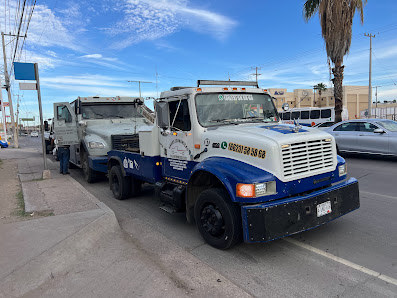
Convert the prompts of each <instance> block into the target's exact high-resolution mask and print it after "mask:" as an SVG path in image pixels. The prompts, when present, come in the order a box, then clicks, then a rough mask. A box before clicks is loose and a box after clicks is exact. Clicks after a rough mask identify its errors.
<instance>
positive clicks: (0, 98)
mask: <svg viewBox="0 0 397 298" xmlns="http://www.w3.org/2000/svg"><path fill="white" fill-rule="evenodd" d="M0 86H1V78H0ZM0 101H1V116H2V117H3V130H4V138H5V141H6V142H7V119H6V112H5V109H4V102H3V90H2V89H1V88H0Z"/></svg>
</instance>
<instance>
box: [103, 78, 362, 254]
mask: <svg viewBox="0 0 397 298" xmlns="http://www.w3.org/2000/svg"><path fill="white" fill-rule="evenodd" d="M209 85H212V86H210V87H206V86H209ZM155 113H156V121H155V124H154V125H147V126H141V127H140V128H139V129H138V131H137V137H138V138H139V148H131V149H130V148H129V147H128V144H125V146H124V147H122V148H123V149H118V150H117V149H116V150H111V151H109V152H108V173H109V184H110V188H111V189H112V192H113V195H114V197H115V198H116V199H120V200H122V199H126V198H128V197H133V196H137V195H138V194H139V191H140V189H141V185H142V184H143V183H151V184H154V185H155V186H156V190H157V192H156V193H157V194H158V197H159V198H160V201H161V208H162V209H164V210H166V211H168V212H186V218H187V221H188V222H195V223H196V225H197V227H198V229H199V231H200V233H201V235H202V237H203V238H204V239H205V241H206V242H207V243H209V244H210V245H212V246H214V247H216V248H220V249H227V248H230V247H232V246H233V245H235V244H236V243H238V242H240V241H242V240H244V241H245V242H266V241H271V240H275V239H278V238H281V237H285V236H289V235H292V234H295V233H299V232H302V231H305V230H309V229H312V228H315V227H317V226H320V225H322V224H325V223H327V222H329V221H332V220H334V219H336V218H338V217H340V216H342V215H345V214H347V213H349V212H351V211H353V210H355V209H357V208H359V206H360V201H359V190H358V182H357V180H356V179H354V178H350V179H348V180H347V179H346V164H345V160H344V159H343V158H342V157H340V156H338V155H337V153H336V146H335V140H334V138H333V137H332V136H331V135H329V134H327V133H325V132H323V131H321V130H318V129H313V128H306V127H304V128H302V127H301V126H299V125H298V124H296V125H286V124H282V123H281V121H280V119H279V116H278V113H277V110H276V108H275V106H274V103H273V100H272V97H271V96H270V94H269V93H268V92H267V90H264V89H261V88H259V86H258V85H257V83H256V82H239V81H203V80H200V81H198V84H197V87H174V88H171V90H170V91H166V92H162V93H161V96H160V99H159V100H157V101H156V102H155ZM138 149H139V150H138Z"/></svg>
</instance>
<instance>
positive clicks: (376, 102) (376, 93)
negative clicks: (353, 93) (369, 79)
mask: <svg viewBox="0 0 397 298" xmlns="http://www.w3.org/2000/svg"><path fill="white" fill-rule="evenodd" d="M378 87H382V86H375V87H374V88H375V90H376V91H375V118H376V109H377V108H378Z"/></svg>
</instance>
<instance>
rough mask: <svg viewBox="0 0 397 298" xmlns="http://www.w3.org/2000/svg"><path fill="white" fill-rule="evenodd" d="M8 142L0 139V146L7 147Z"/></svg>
mask: <svg viewBox="0 0 397 298" xmlns="http://www.w3.org/2000/svg"><path fill="white" fill-rule="evenodd" d="M8 145H9V143H8V142H7V141H4V140H0V148H7V147H8Z"/></svg>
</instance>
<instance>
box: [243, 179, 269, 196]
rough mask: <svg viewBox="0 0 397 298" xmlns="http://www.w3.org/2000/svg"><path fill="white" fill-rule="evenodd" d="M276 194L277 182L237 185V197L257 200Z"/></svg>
mask: <svg viewBox="0 0 397 298" xmlns="http://www.w3.org/2000/svg"><path fill="white" fill-rule="evenodd" d="M273 194H276V181H269V182H263V183H255V184H244V183H237V186H236V195H237V196H238V197H241V198H257V197H262V196H269V195H273Z"/></svg>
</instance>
